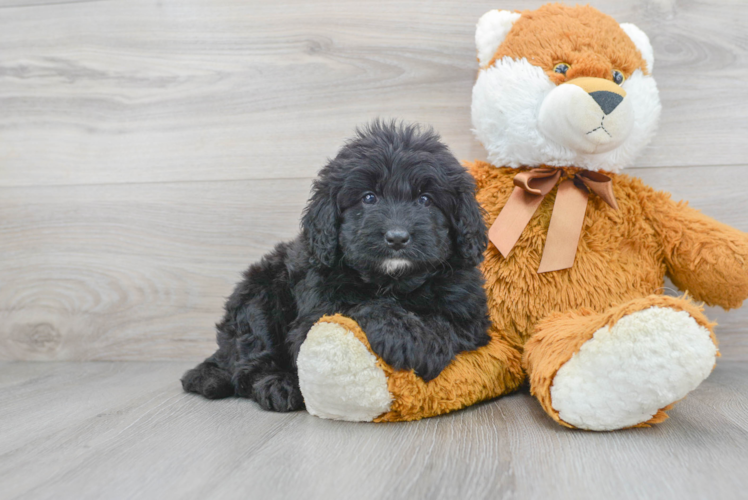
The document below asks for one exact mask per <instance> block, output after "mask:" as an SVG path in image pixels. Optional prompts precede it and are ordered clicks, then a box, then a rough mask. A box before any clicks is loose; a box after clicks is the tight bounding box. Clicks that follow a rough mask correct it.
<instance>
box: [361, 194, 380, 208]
mask: <svg viewBox="0 0 748 500" xmlns="http://www.w3.org/2000/svg"><path fill="white" fill-rule="evenodd" d="M361 201H363V202H364V203H365V204H366V205H373V204H375V203H376V202H377V195H375V194H374V193H366V194H365V195H364V197H363V198H361Z"/></svg>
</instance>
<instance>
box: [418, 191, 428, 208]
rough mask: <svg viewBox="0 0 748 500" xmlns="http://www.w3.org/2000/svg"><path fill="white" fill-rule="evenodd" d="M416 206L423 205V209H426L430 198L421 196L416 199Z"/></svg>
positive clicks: (425, 195) (424, 195)
mask: <svg viewBox="0 0 748 500" xmlns="http://www.w3.org/2000/svg"><path fill="white" fill-rule="evenodd" d="M418 204H419V205H423V206H424V207H428V206H429V205H431V196H429V195H427V194H422V195H421V196H419V197H418Z"/></svg>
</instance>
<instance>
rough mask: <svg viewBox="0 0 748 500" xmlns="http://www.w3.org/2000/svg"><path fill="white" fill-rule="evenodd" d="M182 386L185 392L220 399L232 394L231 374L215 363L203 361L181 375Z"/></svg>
mask: <svg viewBox="0 0 748 500" xmlns="http://www.w3.org/2000/svg"><path fill="white" fill-rule="evenodd" d="M182 387H183V388H184V390H185V391H187V392H195V393H197V394H201V395H203V396H205V397H206V398H208V399H222V398H227V397H229V396H233V395H234V386H233V384H232V383H231V375H229V372H227V371H226V370H224V369H222V368H219V367H218V365H216V364H215V363H211V362H210V361H204V362H202V363H200V364H199V365H197V366H196V367H195V368H193V369H192V370H187V372H185V374H184V375H183V376H182Z"/></svg>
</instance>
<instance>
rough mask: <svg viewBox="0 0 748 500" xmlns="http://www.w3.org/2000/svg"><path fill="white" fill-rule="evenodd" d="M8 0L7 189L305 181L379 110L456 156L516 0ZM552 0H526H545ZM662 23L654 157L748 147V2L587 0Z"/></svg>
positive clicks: (1, 164) (2, 122)
mask: <svg viewBox="0 0 748 500" xmlns="http://www.w3.org/2000/svg"><path fill="white" fill-rule="evenodd" d="M37 3H38V2H30V3H29V5H33V7H27V8H24V7H13V6H18V5H19V2H18V0H10V1H5V2H0V5H5V6H9V7H8V8H4V9H0V25H1V26H3V29H2V30H0V51H2V54H3V59H2V62H0V106H1V107H2V109H3V113H2V114H1V115H0V185H3V186H21V185H41V184H43V185H61V184H101V183H128V182H162V181H179V180H226V179H255V178H294V177H310V176H312V175H314V172H316V170H317V169H318V168H319V166H320V165H321V164H322V163H323V162H324V160H325V158H327V157H329V156H330V155H333V154H334V153H335V151H336V150H337V149H338V148H339V146H340V145H341V143H342V142H343V140H344V139H345V138H347V137H349V136H350V135H351V132H352V130H353V127H354V126H355V125H357V124H360V123H363V122H366V121H368V120H370V119H371V118H374V117H376V116H384V117H392V116H397V117H401V118H405V119H408V120H413V121H421V122H425V123H431V124H433V125H434V126H435V127H436V128H437V129H438V130H439V131H441V132H442V134H443V135H444V138H445V139H446V141H447V142H448V143H449V144H450V145H451V147H452V148H453V149H454V151H455V153H456V154H457V156H458V157H460V158H466V159H472V158H483V157H484V156H485V152H484V150H483V148H482V147H481V146H480V144H478V143H477V142H476V141H475V140H474V139H473V138H472V135H471V133H470V118H469V108H470V90H471V87H472V84H473V81H474V77H475V71H476V62H475V51H474V47H473V30H474V26H475V23H476V21H477V19H478V17H479V16H480V15H481V14H483V13H484V12H485V11H487V10H489V9H491V8H510V9H511V8H516V7H518V6H519V5H518V4H517V2H512V1H509V0H490V1H489V0H484V1H481V2H468V3H464V2H455V1H447V0H442V1H437V2H419V1H417V0H397V1H393V0H390V1H386V2H382V1H372V0H369V1H364V2H362V1H350V0H326V1H325V2H314V3H310V2H306V1H304V0H287V1H284V2H265V1H262V0H253V1H244V0H242V1H239V0H210V1H207V0H191V1H178V2H173V1H172V2H168V1H167V2H154V1H146V0H140V1H111V2H83V3H52V4H50V5H37ZM542 3H544V2H543V1H535V0H533V1H529V2H525V3H523V4H522V7H526V8H534V7H537V6H538V5H541V4H542ZM592 4H593V5H595V6H597V7H599V8H601V9H602V10H604V11H605V12H607V13H610V14H611V15H613V16H615V17H616V18H617V19H619V20H620V21H622V22H623V21H627V22H634V23H637V24H638V25H640V27H641V28H643V29H644V30H645V31H648V32H649V33H650V34H651V35H652V40H653V44H654V48H655V54H656V57H657V63H656V69H655V74H656V76H657V78H658V82H659V86H660V88H661V90H662V96H663V104H664V112H663V119H662V124H661V127H660V132H659V134H658V136H657V138H656V139H655V141H654V143H653V144H652V146H651V147H649V148H648V149H647V151H645V153H644V154H643V156H642V158H641V160H640V161H639V164H640V165H641V166H683V165H735V164H743V163H744V161H745V158H746V155H747V154H748V142H746V141H745V140H744V137H745V136H746V135H748V122H747V121H746V120H745V119H744V117H745V115H746V110H748V107H747V106H748V86H746V85H744V82H745V81H746V79H748V69H747V68H748V64H747V63H748V38H747V37H748V34H746V31H745V30H744V29H743V27H744V26H745V25H746V24H748V4H746V3H745V2H739V1H728V0H722V1H720V2H715V3H712V2H686V3H678V4H677V7H676V4H675V2H654V3H647V4H646V5H645V6H642V5H640V4H638V3H633V4H625V3H623V2H615V1H614V0H601V1H597V2H592Z"/></svg>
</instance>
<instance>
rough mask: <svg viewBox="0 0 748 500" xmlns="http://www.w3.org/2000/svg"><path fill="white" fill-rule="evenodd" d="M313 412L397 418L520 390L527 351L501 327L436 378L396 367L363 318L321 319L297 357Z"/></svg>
mask: <svg viewBox="0 0 748 500" xmlns="http://www.w3.org/2000/svg"><path fill="white" fill-rule="evenodd" d="M297 366H298V371H299V385H300V387H301V392H302V394H303V396H304V402H305V404H306V408H307V411H309V413H311V414H313V415H317V416H319V417H323V418H332V419H338V420H353V421H375V422H394V421H403V420H418V419H421V418H425V417H432V416H435V415H439V414H442V413H447V412H450V411H453V410H458V409H460V408H463V407H465V406H469V405H471V404H473V403H477V402H479V401H483V400H486V399H491V398H494V397H497V396H500V395H502V394H506V393H508V392H511V391H513V390H515V389H516V388H517V387H518V386H519V385H520V384H521V383H522V381H523V379H524V372H523V370H522V366H521V354H520V352H519V350H518V349H517V348H515V347H512V346H510V345H509V344H508V343H507V342H506V341H505V340H503V339H502V338H501V337H500V336H499V335H498V334H496V333H495V332H491V341H490V342H489V343H488V345H486V346H484V347H481V348H479V349H477V350H475V351H469V352H463V353H461V354H458V355H457V357H456V358H455V359H454V360H453V361H452V362H451V363H450V364H449V365H448V366H447V368H445V369H444V370H443V371H442V372H441V373H440V374H439V376H437V377H436V378H434V379H433V380H431V381H430V382H428V383H427V382H424V381H423V379H421V378H420V377H418V376H416V375H415V373H413V371H412V370H409V371H404V370H400V371H395V370H393V369H392V367H390V366H389V365H387V364H386V363H385V362H384V361H383V360H382V359H381V358H379V357H378V356H376V355H375V354H374V353H373V352H372V351H371V347H370V346H369V342H368V340H367V339H366V335H365V334H364V332H363V331H362V330H361V329H360V328H359V326H358V324H357V323H356V322H355V321H354V320H352V319H350V318H346V317H344V316H340V315H335V316H327V317H324V318H322V319H321V320H320V321H319V322H318V323H317V324H316V325H315V326H314V327H312V329H311V330H310V331H309V334H308V335H307V338H306V340H305V341H304V344H302V346H301V349H300V351H299V357H298V359H297Z"/></svg>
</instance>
